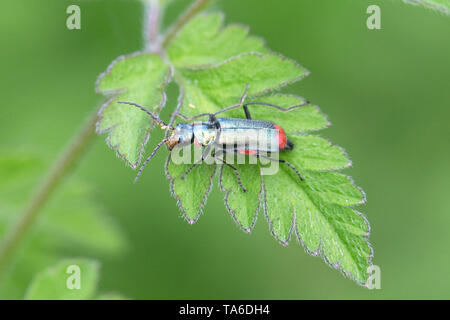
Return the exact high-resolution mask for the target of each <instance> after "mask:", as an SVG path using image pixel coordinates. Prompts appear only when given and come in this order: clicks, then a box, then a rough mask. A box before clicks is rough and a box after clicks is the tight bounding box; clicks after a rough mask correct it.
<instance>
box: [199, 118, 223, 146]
mask: <svg viewBox="0 0 450 320" xmlns="http://www.w3.org/2000/svg"><path fill="white" fill-rule="evenodd" d="M193 132H194V138H195V140H196V141H195V142H196V143H198V144H200V145H202V146H207V145H210V144H212V143H213V142H214V141H215V140H216V137H217V134H218V131H217V129H216V128H215V127H214V126H213V125H211V124H210V123H204V122H202V123H195V124H194V130H193Z"/></svg>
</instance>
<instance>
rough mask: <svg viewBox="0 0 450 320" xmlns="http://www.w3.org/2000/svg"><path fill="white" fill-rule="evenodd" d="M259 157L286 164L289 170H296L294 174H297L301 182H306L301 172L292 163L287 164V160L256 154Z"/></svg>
mask: <svg viewBox="0 0 450 320" xmlns="http://www.w3.org/2000/svg"><path fill="white" fill-rule="evenodd" d="M256 156H257V157H261V158H265V159H269V160H271V161H277V162H280V163H284V164H285V165H287V166H288V167H289V168H291V169H292V170H294V172H295V173H296V174H297V176H298V177H299V178H300V180H301V181H305V178H303V177H302V175H301V174H300V172H299V171H298V170H297V169H296V168H295V167H294V165H293V164H292V163H290V162H287V161H286V160H283V159H275V158H270V157H268V156H264V155H262V154H260V153H257V154H256Z"/></svg>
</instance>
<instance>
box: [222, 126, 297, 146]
mask: <svg viewBox="0 0 450 320" xmlns="http://www.w3.org/2000/svg"><path fill="white" fill-rule="evenodd" d="M218 120H219V122H220V127H221V133H220V137H219V141H218V142H219V144H222V145H224V146H227V147H229V148H230V147H232V148H234V149H235V150H236V151H238V152H240V153H245V154H253V153H257V152H260V151H261V152H279V151H281V150H290V149H292V147H293V143H292V142H291V141H289V139H287V137H286V133H285V132H284V130H283V129H282V128H281V127H280V126H278V125H276V124H273V123H272V122H269V121H261V120H249V119H232V118H219V119H218Z"/></svg>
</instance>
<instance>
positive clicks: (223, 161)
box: [214, 150, 247, 192]
mask: <svg viewBox="0 0 450 320" xmlns="http://www.w3.org/2000/svg"><path fill="white" fill-rule="evenodd" d="M220 151H222V152H221V153H220V155H222V154H224V153H225V151H224V150H220ZM214 159H217V160H219V161H221V162H222V163H223V164H224V165H226V166H228V167H230V168H231V169H232V170H233V171H234V174H235V176H236V179H237V182H238V184H239V186H240V187H241V189H242V191H243V192H247V188H246V187H244V185H243V184H242V180H241V175H240V174H239V171H238V169H237V168H236V167H235V166H233V165H232V164H229V163H228V162H226V161H225V160H224V159H222V158H218V154H214Z"/></svg>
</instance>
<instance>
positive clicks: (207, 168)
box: [166, 155, 216, 224]
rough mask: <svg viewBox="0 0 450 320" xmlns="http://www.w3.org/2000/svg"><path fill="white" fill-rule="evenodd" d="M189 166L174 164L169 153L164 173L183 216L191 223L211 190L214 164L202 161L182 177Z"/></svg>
mask: <svg viewBox="0 0 450 320" xmlns="http://www.w3.org/2000/svg"><path fill="white" fill-rule="evenodd" d="M190 167H191V165H190V164H175V163H174V162H173V161H171V156H170V155H169V157H168V158H167V161H166V174H167V177H168V178H169V180H170V190H171V192H172V195H173V196H174V197H175V199H177V205H178V207H179V208H180V210H181V211H182V213H183V217H184V218H185V219H186V220H187V221H188V222H189V223H190V224H193V223H194V222H196V221H197V220H198V218H199V216H200V214H201V212H202V210H203V207H204V206H205V204H206V199H207V197H208V194H209V193H210V192H211V188H212V178H213V177H214V175H215V174H216V165H208V164H205V163H202V164H201V165H198V166H196V167H195V168H194V169H193V170H192V171H191V172H190V173H189V174H188V175H187V176H186V178H185V179H182V177H183V175H184V174H185V173H186V171H187V170H188V169H189V168H190Z"/></svg>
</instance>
